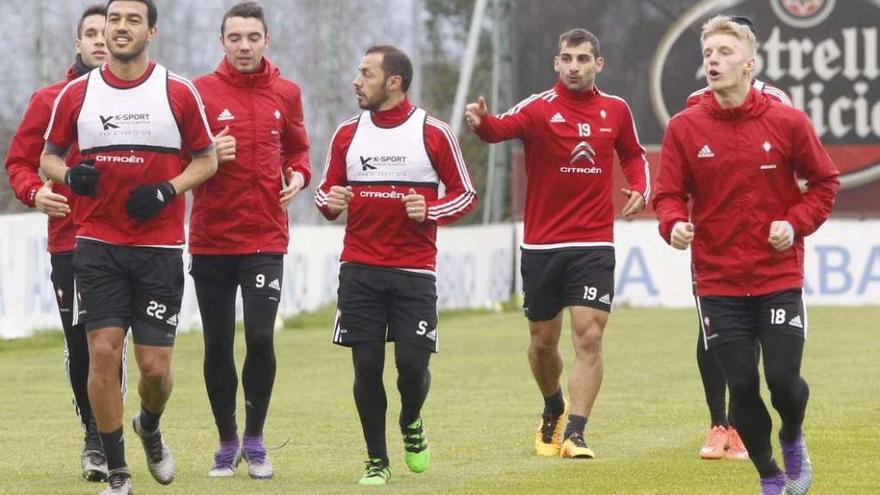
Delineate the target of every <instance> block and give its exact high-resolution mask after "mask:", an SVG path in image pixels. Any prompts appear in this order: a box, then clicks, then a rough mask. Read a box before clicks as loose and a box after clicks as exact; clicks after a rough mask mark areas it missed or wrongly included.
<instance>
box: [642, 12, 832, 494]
mask: <svg viewBox="0 0 880 495" xmlns="http://www.w3.org/2000/svg"><path fill="white" fill-rule="evenodd" d="M701 42H702V49H703V70H704V72H705V73H706V77H707V79H708V81H709V85H710V87H711V88H712V91H711V92H710V93H706V94H705V95H703V96H702V98H701V100H700V102H699V104H697V105H695V106H692V107H690V108H687V109H685V110H684V111H682V112H680V113H679V114H677V115H676V116H674V117H673V118H672V119H671V120H670V122H669V126H668V127H667V129H666V134H665V136H664V138H663V144H662V149H661V158H660V174H659V178H658V181H657V195H656V197H655V198H654V209H655V210H656V211H657V215H658V217H659V220H660V234H661V235H662V236H663V238H664V239H666V241H667V242H669V243H670V244H671V245H672V246H673V247H675V248H677V249H687V247H688V246H691V247H692V257H693V261H692V265H693V267H694V268H693V270H694V284H695V289H696V291H695V292H696V300H697V310H698V312H699V314H700V322H701V324H702V330H703V342H704V345H705V346H706V347H707V348H708V349H709V350H710V352H711V353H712V355H713V356H714V357H715V358H716V359H717V360H718V363H719V364H720V365H721V369H722V370H723V372H724V376H725V378H726V379H727V383H728V387H729V388H730V396H731V404H732V409H733V414H734V417H735V419H736V425H737V428H738V430H739V432H740V435H741V436H742V439H743V442H744V443H745V446H746V448H747V449H748V452H749V456H750V458H751V460H752V462H753V463H754V465H755V467H756V468H757V471H758V474H759V476H760V486H761V494H762V495H781V494H783V493H785V494H786V495H803V494H805V493H806V492H807V490H809V487H810V484H811V482H812V466H811V464H810V459H809V455H808V453H807V447H806V444H805V442H804V436H803V433H802V424H803V420H804V412H805V410H806V406H807V399H808V396H809V388H808V387H807V383H806V382H805V381H804V379H803V378H802V377H801V376H800V367H801V359H802V356H803V348H804V339H805V337H806V332H807V314H806V310H805V307H804V303H803V299H802V287H803V254H804V253H803V249H804V244H803V238H804V236H807V235H809V234H811V233H813V232H814V231H815V230H816V229H817V228H818V227H819V226H820V225H821V224H822V222H824V221H825V219H827V218H828V215H829V214H830V212H831V207H832V205H833V203H834V198H835V195H836V193H837V189H838V187H839V181H838V176H839V172H838V170H837V168H836V167H835V166H834V164H833V163H832V162H831V159H830V158H829V156H828V153H827V152H826V151H825V150H824V148H823V147H822V144H821V143H820V141H819V139H818V137H817V136H816V133H815V131H814V129H813V126H812V124H811V123H810V121H809V119H808V118H807V117H806V115H804V113H803V112H801V111H799V110H796V109H794V108H792V107H789V106H786V105H783V104H781V103H778V102H776V101H774V100H773V99H771V98H769V97H767V96H766V95H765V94H764V93H762V92H761V91H758V90H757V89H755V88H753V87H752V72H753V70H754V67H755V43H756V42H755V35H754V33H752V32H751V31H750V30H749V29H748V28H747V27H746V26H743V25H741V24H738V23H736V22H733V21H732V20H731V19H730V18H729V17H726V16H717V17H714V18H712V19H710V20H709V21H708V22H707V23H706V24H704V25H703V30H702V34H701ZM796 176H800V177H803V178H805V179H806V180H807V190H806V192H803V193H802V192H801V190H800V188H799V187H798V183H797V180H796ZM689 200H691V201H693V204H692V207H691V211H690V214H689V213H688V205H687V202H688V201H689ZM756 346H760V350H761V353H762V354H763V359H764V372H765V375H766V377H767V385H768V387H769V389H770V394H771V397H772V402H773V406H774V408H775V409H776V410H777V411H778V412H779V415H780V416H781V418H782V427H781V429H780V431H779V440H780V444H781V446H782V456H783V461H784V467H785V471H784V472H783V471H782V470H781V469H780V468H779V466H778V465H777V464H776V461H775V460H774V459H773V452H772V449H771V445H770V431H771V419H770V415H769V413H768V411H767V408H766V406H765V405H764V402H763V401H762V399H761V396H760V387H759V385H760V376H759V374H758V361H757V353H756V352H755V349H756Z"/></svg>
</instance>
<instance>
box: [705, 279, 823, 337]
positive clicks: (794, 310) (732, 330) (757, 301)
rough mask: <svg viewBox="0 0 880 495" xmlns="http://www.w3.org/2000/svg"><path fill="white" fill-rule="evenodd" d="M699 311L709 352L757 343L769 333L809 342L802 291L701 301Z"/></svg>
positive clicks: (719, 297)
mask: <svg viewBox="0 0 880 495" xmlns="http://www.w3.org/2000/svg"><path fill="white" fill-rule="evenodd" d="M697 311H698V312H699V315H700V326H701V328H702V332H703V345H704V346H705V347H706V349H710V348H712V347H714V346H717V345H721V344H725V343H727V342H734V341H738V340H754V339H757V338H760V337H761V334H763V333H765V332H774V333H781V334H785V335H791V336H793V337H799V338H802V339H805V338H807V309H806V306H804V299H803V295H802V290H801V289H791V290H784V291H780V292H773V293H771V294H765V295H762V296H749V297H728V296H702V297H697Z"/></svg>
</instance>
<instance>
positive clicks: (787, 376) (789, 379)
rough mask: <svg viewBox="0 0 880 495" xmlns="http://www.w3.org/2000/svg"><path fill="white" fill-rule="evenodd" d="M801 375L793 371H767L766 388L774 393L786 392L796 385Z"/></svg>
mask: <svg viewBox="0 0 880 495" xmlns="http://www.w3.org/2000/svg"><path fill="white" fill-rule="evenodd" d="M801 381H802V380H801V377H800V376H799V375H798V374H797V373H796V372H794V371H777V372H770V371H769V370H768V373H767V388H769V389H770V392H771V393H772V394H774V395H779V394H787V393H788V392H789V391H790V390H793V389H795V388H797V387H798V385H799V382H801Z"/></svg>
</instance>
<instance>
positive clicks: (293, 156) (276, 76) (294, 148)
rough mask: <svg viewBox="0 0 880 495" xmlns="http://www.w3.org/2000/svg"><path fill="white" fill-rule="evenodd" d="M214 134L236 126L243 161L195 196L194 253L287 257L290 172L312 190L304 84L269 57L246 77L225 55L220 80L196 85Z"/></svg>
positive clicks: (209, 78) (224, 168)
mask: <svg viewBox="0 0 880 495" xmlns="http://www.w3.org/2000/svg"><path fill="white" fill-rule="evenodd" d="M193 84H195V86H196V88H197V89H198V90H199V93H200V94H201V95H202V100H203V101H204V103H205V113H206V114H207V116H208V123H209V124H210V126H211V132H212V133H213V134H217V133H219V132H220V131H222V130H223V128H224V127H226V126H229V130H230V134H231V135H232V136H234V137H235V160H233V161H231V162H226V163H221V164H220V166H219V168H218V169H217V173H216V174H215V175H214V176H213V177H211V178H210V179H208V180H207V181H206V182H204V183H202V184H200V185H199V186H198V187H196V188H195V189H194V190H193V208H192V214H191V216H190V231H189V250H190V252H191V253H193V254H252V253H286V252H287V245H288V240H289V236H288V228H287V225H288V218H287V210H286V209H284V208H282V207H281V205H280V204H279V197H280V191H281V189H282V187H284V185H283V177H284V176H283V175H282V174H283V172H284V171H285V170H286V169H292V170H293V171H294V172H299V173H300V174H302V177H303V181H304V185H303V189H305V187H306V186H308V185H309V180H310V179H311V167H310V165H309V137H308V135H307V134H306V128H305V125H304V123H303V108H302V100H301V91H300V88H299V86H297V85H296V84H294V83H293V82H291V81H288V80H287V79H284V78H282V77H281V71H280V70H279V69H278V68H277V67H276V66H275V65H273V64H272V62H271V61H269V60H268V59H267V58H263V63H262V65H261V68H260V70H258V71H257V72H254V73H252V74H244V73H242V72H239V71H238V70H236V69H235V67H233V66H232V65H231V64H229V62H228V61H227V60H226V58H225V57H224V58H223V60H222V61H221V62H220V64H219V65H218V67H217V69H216V70H215V71H214V72H213V73H212V74H207V75H204V76H201V77H199V78H197V79H196V80H194V81H193Z"/></svg>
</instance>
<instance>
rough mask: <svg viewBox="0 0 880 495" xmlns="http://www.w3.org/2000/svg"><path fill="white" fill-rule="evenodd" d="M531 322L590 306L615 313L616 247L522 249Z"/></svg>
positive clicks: (522, 268) (527, 305)
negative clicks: (571, 309) (612, 304)
mask: <svg viewBox="0 0 880 495" xmlns="http://www.w3.org/2000/svg"><path fill="white" fill-rule="evenodd" d="M520 271H521V273H522V279H523V292H524V293H525V298H524V299H525V301H524V303H523V310H524V311H525V314H526V318H528V319H529V320H530V321H547V320H552V319H553V318H556V315H558V314H559V312H560V311H562V308H566V307H568V306H589V307H591V308H595V309H598V310H601V311H607V312H609V313H610V312H611V303H612V301H613V300H614V248H612V247H598V248H571V249H555V250H552V251H535V250H526V249H523V250H522V264H521V266H520Z"/></svg>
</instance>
